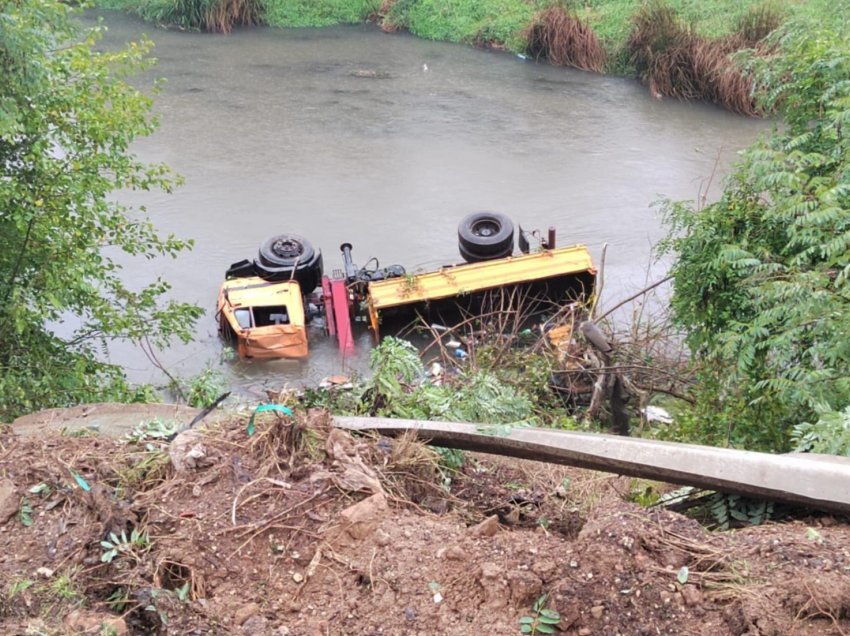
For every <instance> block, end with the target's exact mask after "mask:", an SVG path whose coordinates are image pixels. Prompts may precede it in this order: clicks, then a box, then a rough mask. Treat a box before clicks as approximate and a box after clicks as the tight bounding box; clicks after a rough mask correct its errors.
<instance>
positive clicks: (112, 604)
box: [106, 587, 132, 613]
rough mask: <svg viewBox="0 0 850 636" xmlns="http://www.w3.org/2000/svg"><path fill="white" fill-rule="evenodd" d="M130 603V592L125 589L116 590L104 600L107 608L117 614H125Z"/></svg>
mask: <svg viewBox="0 0 850 636" xmlns="http://www.w3.org/2000/svg"><path fill="white" fill-rule="evenodd" d="M131 603H132V597H131V596H130V590H128V589H127V588H126V587H119V588H116V589H115V591H114V592H112V594H110V595H109V596H108V597H107V599H106V605H107V607H109V609H110V610H112V611H113V612H117V613H123V612H126V611H127V608H128V607H130V605H131Z"/></svg>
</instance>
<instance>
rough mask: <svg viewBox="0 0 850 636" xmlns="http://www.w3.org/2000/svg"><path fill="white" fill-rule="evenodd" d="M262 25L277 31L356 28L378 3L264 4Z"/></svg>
mask: <svg viewBox="0 0 850 636" xmlns="http://www.w3.org/2000/svg"><path fill="white" fill-rule="evenodd" d="M263 6H264V7H265V13H264V14H263V16H264V20H265V22H266V24H268V25H270V26H277V27H319V26H330V25H332V24H356V23H358V22H363V21H365V20H367V19H368V18H369V16H370V15H372V14H375V13H377V11H378V9H379V8H380V6H381V0H265V1H264V2H263Z"/></svg>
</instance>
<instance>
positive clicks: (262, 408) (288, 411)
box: [247, 404, 292, 437]
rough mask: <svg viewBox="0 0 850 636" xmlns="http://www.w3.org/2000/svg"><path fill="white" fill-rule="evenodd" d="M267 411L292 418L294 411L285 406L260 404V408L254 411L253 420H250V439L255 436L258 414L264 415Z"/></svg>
mask: <svg viewBox="0 0 850 636" xmlns="http://www.w3.org/2000/svg"><path fill="white" fill-rule="evenodd" d="M265 411H277V412H278V413H283V414H284V415H288V416H289V417H292V409H290V408H289V407H287V406H283V405H282V404H260V406H258V407H257V408H255V409H254V412H253V413H251V419H249V420H248V429H247V433H248V437H251V436H252V435H253V434H254V430H255V427H254V418H255V417H256V416H257V413H264V412H265Z"/></svg>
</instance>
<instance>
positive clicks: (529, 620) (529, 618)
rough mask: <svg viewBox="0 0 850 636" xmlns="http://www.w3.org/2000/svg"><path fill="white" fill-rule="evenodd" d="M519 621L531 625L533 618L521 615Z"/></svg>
mask: <svg viewBox="0 0 850 636" xmlns="http://www.w3.org/2000/svg"><path fill="white" fill-rule="evenodd" d="M519 622H520V623H521V624H522V625H531V624H532V623H534V619H533V618H531V616H523V617H522V618H520V619H519Z"/></svg>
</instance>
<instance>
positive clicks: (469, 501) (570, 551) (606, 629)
mask: <svg viewBox="0 0 850 636" xmlns="http://www.w3.org/2000/svg"><path fill="white" fill-rule="evenodd" d="M254 428H255V430H254V431H253V434H252V435H249V434H248V433H249V430H248V422H247V418H244V417H236V416H234V417H231V418H229V419H223V420H222V421H219V422H217V423H216V424H215V425H213V426H211V427H210V428H209V429H208V430H203V431H192V432H189V433H183V434H181V435H180V436H179V437H178V438H177V439H175V440H174V441H173V442H171V443H170V444H169V443H167V442H164V441H161V440H160V441H156V440H150V441H145V440H142V441H139V442H135V443H127V442H124V441H121V440H116V439H112V438H108V437H105V436H100V435H93V434H91V433H89V432H87V431H85V435H84V436H79V433H78V434H77V435H78V436H68V435H64V436H63V435H59V434H56V433H44V434H42V435H39V436H26V437H25V436H21V435H17V434H15V433H12V432H11V430H9V429H6V431H5V432H2V433H0V633H3V634H28V633H30V634H66V633H68V634H70V633H89V634H126V633H129V634H258V635H262V634H269V635H279V636H283V635H291V636H302V635H303V636H319V635H329V634H338V635H359V634H362V635H379V634H383V635H387V634H393V635H394V634H399V635H411V636H414V635H416V636H418V635H423V636H424V635H432V634H451V635H455V634H456V635H458V636H460V635H464V636H466V635H469V634H498V635H501V634H505V635H508V634H519V633H520V623H519V620H520V619H521V618H523V617H529V618H531V619H536V618H538V613H537V612H535V611H534V609H533V607H534V604H535V602H537V601H538V600H539V599H541V597H544V596H545V598H544V599H543V601H542V603H541V605H539V606H538V607H543V606H545V607H547V608H549V609H551V610H553V611H556V612H557V613H558V614H559V616H560V622H559V623H558V625H557V629H558V630H559V633H563V634H575V635H580V636H589V635H596V634H606V635H607V634H612V635H613V634H622V635H630V634H705V635H709V634H710V635H711V636H722V635H725V634H735V635H739V634H749V635H752V636H754V635H757V634H759V635H782V634H807V635H808V634H843V633H848V632H850V613H849V612H850V525H848V523H847V522H846V520H843V519H836V518H834V517H830V516H810V517H806V518H802V519H797V520H794V521H786V522H773V523H769V524H767V525H763V526H759V527H747V528H745V529H739V530H734V531H729V532H709V531H708V530H706V529H705V528H704V527H702V526H701V525H699V524H698V523H697V522H696V521H693V520H692V519H689V518H687V517H684V516H682V515H679V514H676V513H673V512H670V511H666V510H659V509H645V508H642V507H640V506H638V505H637V504H634V503H631V502H630V501H628V499H629V498H630V497H631V493H632V492H633V491H634V489H635V488H634V483H633V482H632V480H629V479H626V478H620V477H616V476H607V475H603V474H600V473H593V472H590V471H584V470H578V469H570V468H564V467H553V466H549V465H545V464H538V463H534V462H527V461H518V460H505V459H502V458H492V457H486V456H480V455H476V456H470V457H469V458H468V461H467V463H466V465H465V466H464V468H463V469H462V470H460V471H448V470H446V469H444V468H441V467H440V465H439V464H438V462H437V457H436V455H435V453H434V452H433V451H431V450H430V449H428V448H427V447H425V446H423V445H421V444H419V443H418V442H416V441H415V440H413V439H410V438H403V439H398V440H389V439H378V438H363V437H359V438H355V437H352V436H351V435H350V434H348V433H346V432H342V431H339V430H332V429H331V428H330V425H329V418H328V416H327V415H326V414H324V413H322V412H311V413H309V414H300V415H299V416H298V417H297V418H295V419H294V420H291V419H289V418H286V417H278V416H277V415H274V414H271V415H269V414H266V415H263V416H262V418H258V420H257V421H256V422H255V427H254Z"/></svg>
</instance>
